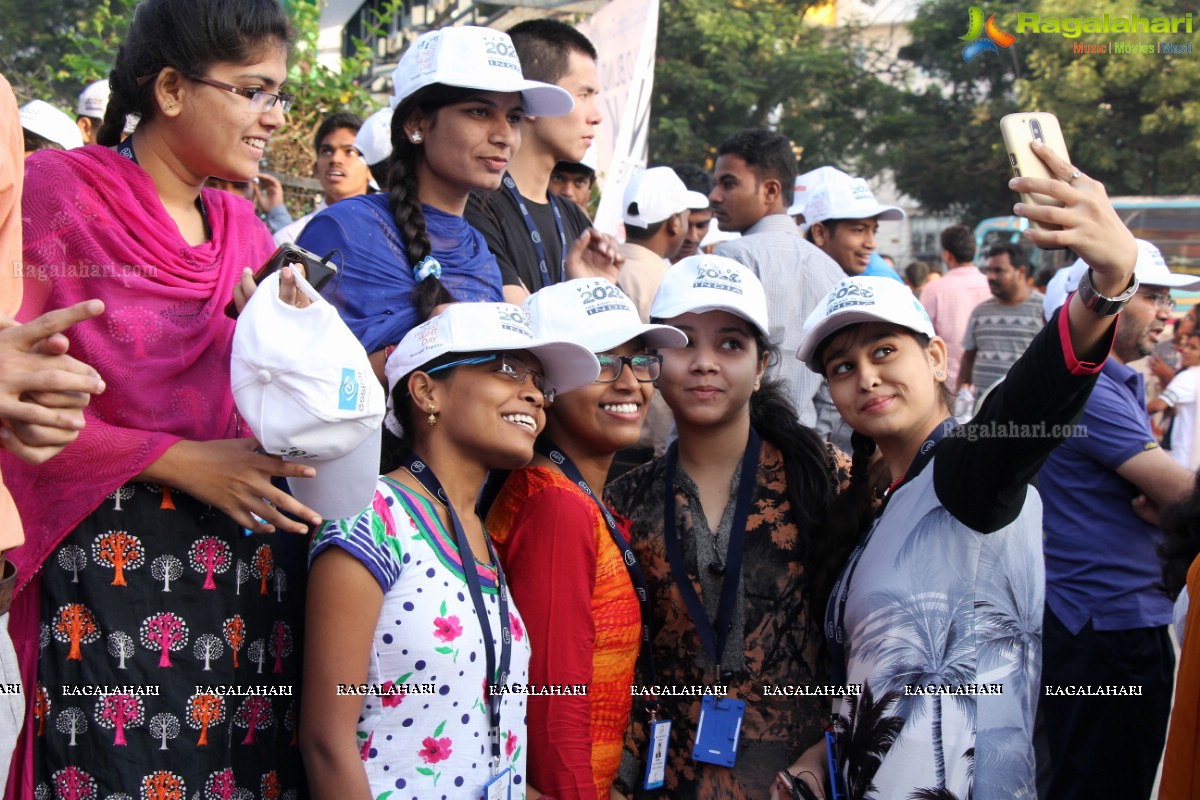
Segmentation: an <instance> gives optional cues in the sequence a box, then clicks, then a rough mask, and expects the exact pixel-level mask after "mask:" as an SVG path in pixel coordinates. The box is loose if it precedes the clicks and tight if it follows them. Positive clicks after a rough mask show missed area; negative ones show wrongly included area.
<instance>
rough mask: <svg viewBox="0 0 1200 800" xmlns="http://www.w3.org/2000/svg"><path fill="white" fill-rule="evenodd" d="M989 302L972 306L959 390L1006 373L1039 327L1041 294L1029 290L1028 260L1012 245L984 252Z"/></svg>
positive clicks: (987, 383)
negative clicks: (989, 295) (989, 294)
mask: <svg viewBox="0 0 1200 800" xmlns="http://www.w3.org/2000/svg"><path fill="white" fill-rule="evenodd" d="M983 271H984V274H985V275H986V276H987V282H988V288H989V289H991V292H992V296H991V298H989V299H987V300H984V301H983V302H982V303H980V304H979V305H977V306H975V310H974V311H972V312H971V318H970V320H969V321H968V322H967V331H966V334H965V335H964V336H963V342H962V346H963V357H962V363H961V364H960V365H959V370H958V385H959V389H962V388H964V387H966V388H974V389H977V390H978V391H979V392H983V391H986V390H987V388H988V387H989V386H991V385H992V384H994V383H995V382H996V381H998V380H1000V379H1001V378H1003V377H1004V376H1005V375H1007V374H1008V370H1009V369H1010V368H1011V367H1012V365H1013V364H1015V363H1016V361H1017V359H1018V358H1020V357H1021V354H1022V353H1024V352H1025V350H1026V349H1027V348H1028V347H1029V343H1030V342H1032V341H1033V337H1034V336H1036V335H1037V332H1038V331H1040V330H1041V329H1042V300H1043V297H1042V293H1041V292H1035V291H1033V290H1032V289H1031V288H1030V287H1029V256H1027V255H1026V254H1025V251H1024V250H1022V249H1021V248H1020V247H1018V246H1017V245H1015V244H1009V243H1005V244H998V245H996V246H994V247H992V248H991V249H990V250H988V255H987V266H986V267H984V270H983Z"/></svg>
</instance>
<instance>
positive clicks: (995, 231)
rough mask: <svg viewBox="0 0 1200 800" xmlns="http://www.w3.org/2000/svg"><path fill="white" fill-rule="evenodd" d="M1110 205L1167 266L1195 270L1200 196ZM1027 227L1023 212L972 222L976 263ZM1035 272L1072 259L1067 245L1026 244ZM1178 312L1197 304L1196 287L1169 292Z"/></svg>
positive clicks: (1199, 268) (1119, 200) (1017, 240)
mask: <svg viewBox="0 0 1200 800" xmlns="http://www.w3.org/2000/svg"><path fill="white" fill-rule="evenodd" d="M1112 204H1113V208H1115V209H1116V211H1117V214H1118V215H1119V216H1120V217H1121V221H1122V222H1124V223H1125V225H1126V227H1128V228H1129V230H1131V231H1132V232H1133V235H1134V236H1136V237H1138V238H1139V239H1145V240H1146V241H1148V242H1153V243H1154V245H1155V246H1157V247H1158V249H1159V250H1161V251H1162V254H1163V258H1165V259H1166V261H1167V264H1169V265H1170V267H1171V269H1172V271H1176V272H1188V273H1191V274H1194V275H1200V195H1179V196H1175V197H1114V198H1112ZM1027 227H1029V221H1028V220H1026V219H1025V218H1023V217H990V218H988V219H985V220H983V221H982V222H980V223H979V224H978V225H977V226H976V227H975V246H976V251H975V252H976V255H975V263H976V264H979V265H980V266H983V263H984V262H985V261H986V260H987V258H986V255H985V254H986V253H987V249H988V248H989V247H990V246H992V245H994V244H999V243H1001V242H1012V243H1014V244H1024V243H1025V239H1024V237H1022V236H1021V233H1022V232H1023V231H1024V230H1025V229H1026V228H1027ZM1031 260H1032V261H1033V265H1034V274H1035V275H1036V274H1037V273H1039V272H1041V271H1043V270H1047V269H1058V268H1059V267H1063V266H1066V265H1068V264H1070V263H1072V262H1073V261H1074V260H1075V256H1074V255H1073V254H1072V253H1070V251H1066V250H1038V249H1036V248H1033V249H1031ZM1173 294H1174V295H1175V300H1176V303H1178V305H1179V306H1180V308H1179V309H1177V314H1182V313H1184V312H1186V311H1187V309H1188V307H1190V306H1192V305H1196V304H1197V303H1200V292H1180V291H1175V292H1173Z"/></svg>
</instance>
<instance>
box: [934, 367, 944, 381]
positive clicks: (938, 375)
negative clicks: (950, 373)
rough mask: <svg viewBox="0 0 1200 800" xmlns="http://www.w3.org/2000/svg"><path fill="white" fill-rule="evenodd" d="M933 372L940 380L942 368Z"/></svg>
mask: <svg viewBox="0 0 1200 800" xmlns="http://www.w3.org/2000/svg"><path fill="white" fill-rule="evenodd" d="M933 374H934V375H936V376H937V379H938V380H939V381H940V380H941V379H942V371H941V370H940V369H939V370H938V371H937V372H935V373H933Z"/></svg>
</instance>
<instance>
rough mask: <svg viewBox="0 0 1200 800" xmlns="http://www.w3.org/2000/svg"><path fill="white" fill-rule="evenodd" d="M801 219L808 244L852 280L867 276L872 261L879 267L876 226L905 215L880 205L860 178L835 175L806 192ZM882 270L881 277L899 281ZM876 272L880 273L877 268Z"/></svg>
mask: <svg viewBox="0 0 1200 800" xmlns="http://www.w3.org/2000/svg"><path fill="white" fill-rule="evenodd" d="M804 219H805V222H807V223H808V240H809V241H810V242H812V243H813V244H815V245H816V246H817V247H819V248H821V250H822V251H823V252H824V253H825V254H826V255H828V256H829V257H830V258H832V259H833V260H834V261H836V262H837V263H838V266H839V267H841V268H842V271H843V272H845V273H846V275H848V276H850V277H854V276H855V275H863V274H868V273H869V272H870V270H869V269H868V268H869V267H870V266H871V261H872V258H875V259H877V260H879V262H880V263H881V264H882V259H879V258H878V256H877V255H876V254H875V234H876V233H878V232H879V222H880V220H887V221H899V220H902V219H904V211H903V210H901V209H899V208H897V207H896V206H885V205H881V204H880V203H879V201H878V200H876V199H875V194H874V192H872V191H871V187H870V186H868V185H867V182H866V181H865V180H863V179H862V178H852V177H850V176H848V175H845V173H837V174H834V175H831V176H829V177H827V178H826V180H825V181H824V182H823V183H822V184H821V185H819V186H818V187H817V188H816V189H813V190H811V191H809V193H808V197H807V199H806V201H805V204H804ZM883 266H884V267H885V269H884V270H882V271H883V272H884V275H883V277H888V278H894V279H895V280H900V276H899V275H897V274H896V272H895V270H891V271H890V272H891V274H890V275H889V274H887V272H888V270H886V265H883ZM875 271H876V272H879V271H881V270H880V269H879V267H876V269H875Z"/></svg>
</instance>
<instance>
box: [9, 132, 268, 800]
mask: <svg viewBox="0 0 1200 800" xmlns="http://www.w3.org/2000/svg"><path fill="white" fill-rule="evenodd" d="M202 198H203V202H204V207H205V210H206V212H207V214H208V221H209V225H210V226H211V229H212V239H211V240H210V241H209V242H206V243H204V244H201V245H199V246H197V247H193V246H191V245H189V244H187V242H185V241H184V240H183V238H182V237H181V236H180V234H179V230H178V228H177V227H176V225H175V222H174V221H173V220H172V219H171V218H170V217H169V216H168V215H167V213H166V210H165V209H164V208H163V206H162V204H161V202H160V201H159V198H158V192H157V190H156V189H155V187H154V184H153V182H152V181H151V180H150V177H149V175H147V174H146V172H145V171H144V170H142V168H141V167H139V166H137V165H136V164H134V163H133V162H131V161H129V160H127V159H125V158H123V157H122V156H120V155H118V154H117V153H116V152H114V151H113V150H109V149H108V148H104V147H99V146H91V147H84V148H81V149H77V150H70V151H67V152H61V151H44V152H40V153H37V154H36V155H34V156H31V157H30V158H29V159H27V160H26V161H25V191H24V195H23V200H22V202H23V208H22V221H23V223H24V234H25V245H24V258H25V261H24V263H23V265H22V275H23V277H24V282H25V297H24V301H23V303H22V306H21V312H20V314H19V315H18V318H19V319H20V320H22V321H27V320H30V319H33V318H34V317H36V316H38V315H39V314H41V313H42V312H43V311H47V310H51V309H55V308H62V307H64V306H68V305H71V304H73V303H77V302H81V301H83V300H88V299H91V298H99V299H101V300H103V301H104V304H105V312H104V314H103V315H101V316H100V317H99V318H98V319H95V320H90V321H88V322H85V323H83V324H81V325H77V326H76V327H75V328H73V329H72V330H71V331H69V332H68V336H69V337H70V340H71V355H73V356H74V357H75V358H78V359H80V360H81V361H84V362H86V363H88V364H91V365H92V366H93V367H94V368H96V370H98V371H99V372H100V374H101V375H102V376H103V377H104V380H105V383H106V384H107V387H108V388H107V390H106V391H105V392H104V394H102V395H100V396H98V397H94V398H93V399H92V402H91V405H89V406H88V408H87V411H86V416H87V427H86V428H85V429H84V430H83V432H82V433H81V434H80V436H79V438H78V439H77V440H76V441H75V442H73V443H72V444H71V445H70V446H68V447H67V448H66V449H65V450H63V452H62V453H60V454H59V455H57V456H55V457H54V458H52V459H51V460H50V461H48V462H46V463H45V464H43V465H42V466H40V467H33V466H30V465H28V464H26V463H25V462H23V461H21V460H19V459H17V458H15V457H13V456H11V455H10V454H8V453H0V464H2V465H3V466H2V468H3V474H4V481H5V483H6V484H7V485H8V487H9V489H10V490H11V492H12V495H13V497H14V499H15V500H16V503H17V507H18V509H19V510H20V512H21V518H22V520H23V522H24V525H25V545H24V546H22V547H20V548H17V549H16V550H15V551H13V552H11V553H10V558H11V560H12V561H13V562H14V563H15V564H16V565H17V569H18V570H19V572H20V577H19V579H18V585H17V590H16V591H17V595H16V599H15V600H14V603H13V607H12V611H11V615H10V616H11V619H10V626H9V629H10V632H11V634H12V637H13V643H14V645H15V646H16V648H17V656H18V660H19V662H20V666H21V674H22V678H23V681H24V683H25V696H26V698H30V697H32V696H33V686H32V683H33V681H34V678H35V676H36V671H37V639H38V615H39V608H38V594H39V592H38V589H39V586H40V580H38V581H34V582H33V583H32V585H31V583H30V582H31V581H32V580H33V578H34V577H35V575H36V574H37V573H38V571H39V570H40V568H41V566H42V563H43V562H44V561H45V559H46V558H47V556H49V555H50V553H51V552H52V551H53V549H54V548H55V547H56V546H57V545H58V543H59V542H61V541H62V539H63V538H64V537H65V536H66V534H67V533H69V532H70V531H71V530H73V529H74V528H75V527H76V526H77V525H78V524H79V523H80V522H81V521H82V520H83V519H84V518H85V517H86V516H87V515H88V514H90V513H91V512H92V511H93V510H94V509H95V508H96V507H97V506H99V505H100V503H101V502H102V501H103V500H104V498H105V496H107V495H108V494H110V493H111V492H113V491H114V490H115V489H117V488H118V487H119V486H121V485H122V484H123V483H125V482H126V481H128V480H130V479H131V478H132V477H134V476H135V475H137V474H138V473H140V472H141V471H142V470H143V469H145V468H146V467H147V466H148V465H150V464H151V463H153V462H154V461H155V460H157V459H158V458H159V456H161V455H162V454H163V453H164V452H165V451H166V450H167V448H169V447H170V446H171V445H173V444H174V443H175V442H177V441H179V440H181V439H190V440H196V441H207V440H213V439H225V438H235V437H238V436H241V435H243V434H242V431H241V426H240V424H239V419H238V416H237V411H236V409H235V407H234V404H233V395H232V393H231V391H230V386H229V355H230V349H231V342H232V339H233V327H234V326H233V321H232V320H230V319H229V318H228V317H226V316H225V314H224V306H225V304H226V303H227V302H228V301H229V299H230V298H231V296H232V292H233V286H234V284H235V283H236V282H237V280H238V278H239V277H240V275H241V270H242V269H243V268H244V267H251V268H257V267H258V266H260V265H261V264H262V262H263V261H265V260H266V258H267V257H268V256H269V255H270V254H271V251H272V248H273V246H272V243H271V236H270V233H269V232H268V231H267V228H266V226H265V225H264V224H263V223H262V222H261V221H260V220H259V219H258V218H257V217H256V216H255V215H254V211H253V207H252V206H251V205H250V203H249V202H247V201H246V200H243V199H240V198H237V197H234V196H233V195H230V194H227V193H225V192H220V191H217V190H213V189H205V190H203V192H202ZM4 267H5V268H8V265H4ZM246 435H248V431H247V432H246ZM29 727H30V726H29V725H28V724H27V725H26V733H28V732H29ZM22 744H30V742H28V740H26V741H25V742H23V743H19V744H18V750H17V753H16V754H15V757H14V759H13V773H12V776H13V777H15V776H17V775H20V778H18V779H16V780H10V782H9V792H8V793H7V795H6V796H8V797H14V796H15V797H25V796H32V775H31V774H30V773H31V772H32V770H31V769H29V767H30V765H31V762H32V748H30V749H29V750H28V751H26V752H24V753H22V752H21V750H22V746H21V745H22ZM19 765H20V766H19ZM21 772H23V773H24V774H21ZM14 783H20V784H23V786H21V787H17V786H14V785H13V784H14ZM13 790H15V791H16V794H14V791H13Z"/></svg>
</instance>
